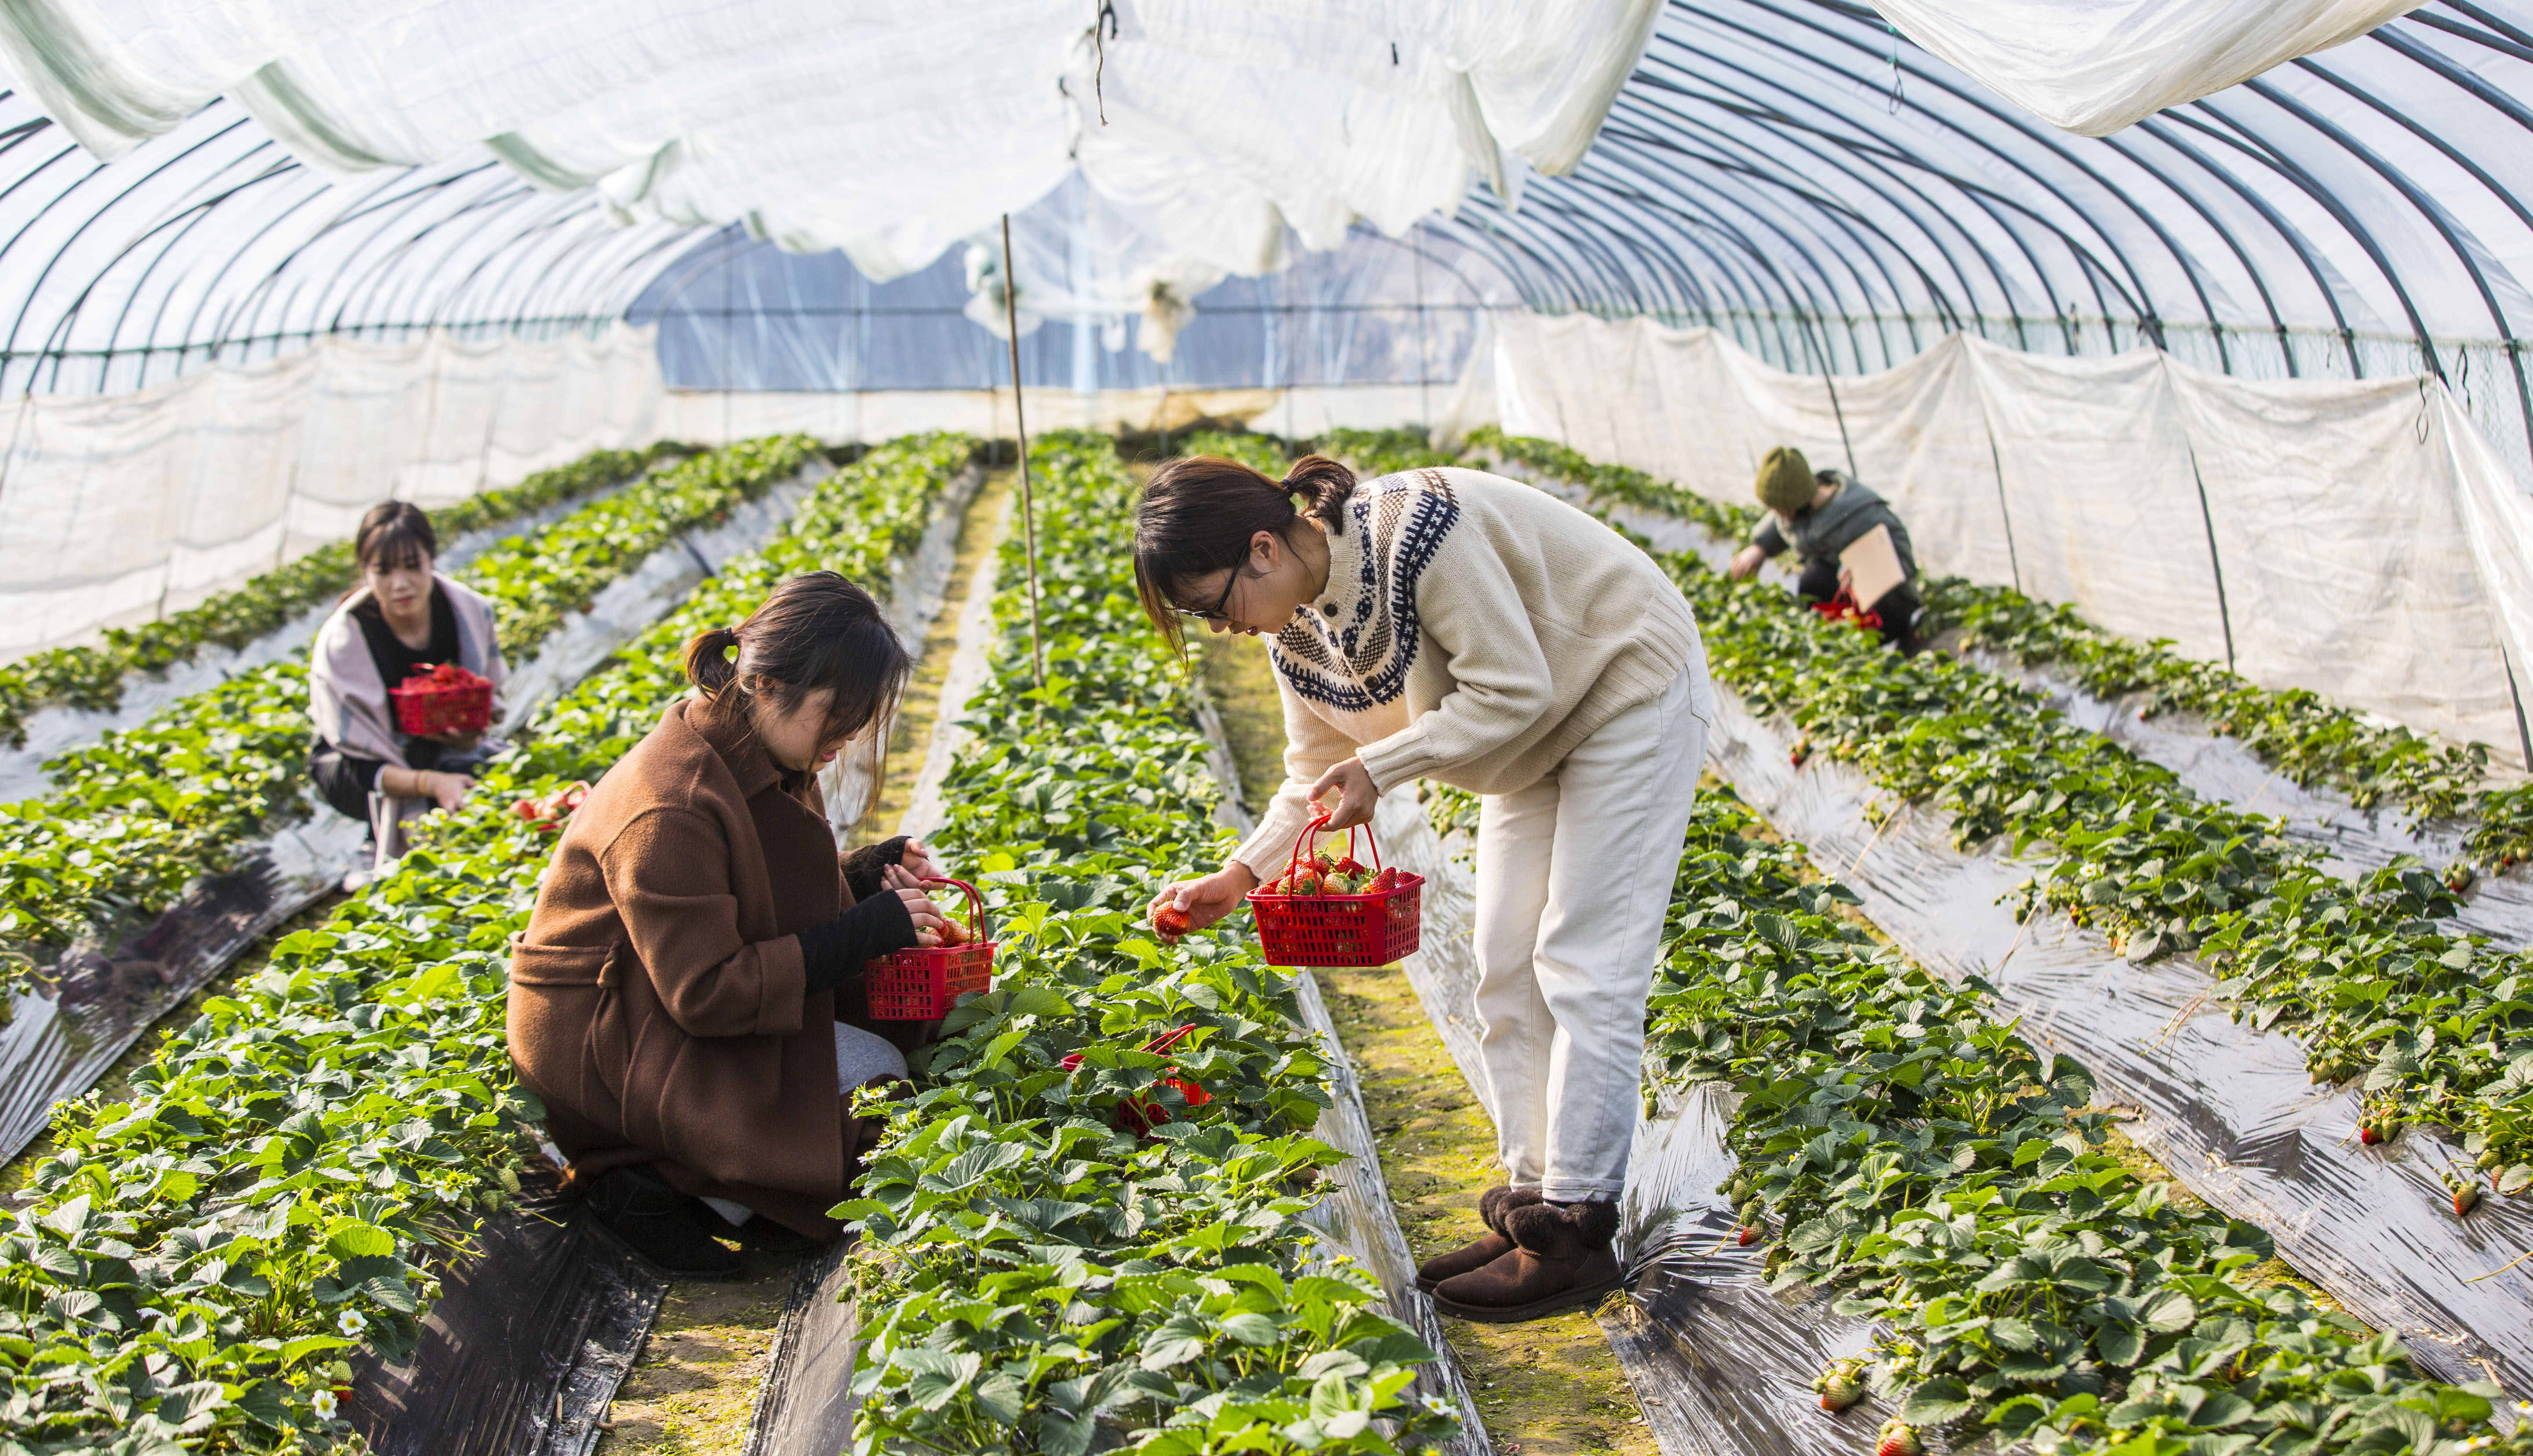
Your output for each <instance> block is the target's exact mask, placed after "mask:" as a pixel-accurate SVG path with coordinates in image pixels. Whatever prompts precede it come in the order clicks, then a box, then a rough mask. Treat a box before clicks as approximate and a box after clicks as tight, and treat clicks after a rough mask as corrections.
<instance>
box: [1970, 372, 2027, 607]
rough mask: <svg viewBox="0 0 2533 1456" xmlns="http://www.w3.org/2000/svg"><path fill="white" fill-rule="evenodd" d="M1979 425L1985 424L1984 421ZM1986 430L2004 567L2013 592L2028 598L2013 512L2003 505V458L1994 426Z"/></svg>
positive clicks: (1984, 412)
mask: <svg viewBox="0 0 2533 1456" xmlns="http://www.w3.org/2000/svg"><path fill="white" fill-rule="evenodd" d="M1979 413H1980V414H1981V415H1984V414H1986V413H1987V412H1986V410H1984V409H1982V410H1980V411H1979ZM1981 423H1982V424H1985V422H1984V421H1982V422H1981ZM1986 428H1987V463H1988V468H1989V469H1991V470H1994V471H1995V472H1996V513H1997V514H1998V515H2000V516H2002V517H2004V518H2005V566H2006V569H2007V570H2008V571H2010V572H2012V573H2013V574H2014V590H2015V592H2016V593H2017V594H2018V595H2021V596H2030V595H2031V593H2029V592H2026V591H2024V590H2023V557H2022V556H2021V555H2020V554H2018V553H2016V552H2015V550H2014V512H2013V511H2012V510H2010V509H2008V508H2007V507H2006V503H2005V457H2004V456H2002V455H2000V454H1998V453H1997V449H1996V428H1995V427H1994V426H1987V427H1986Z"/></svg>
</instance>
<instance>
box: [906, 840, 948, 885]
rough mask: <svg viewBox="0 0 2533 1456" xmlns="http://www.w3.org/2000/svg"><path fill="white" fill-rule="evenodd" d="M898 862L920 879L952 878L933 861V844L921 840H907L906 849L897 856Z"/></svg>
mask: <svg viewBox="0 0 2533 1456" xmlns="http://www.w3.org/2000/svg"><path fill="white" fill-rule="evenodd" d="M897 862H898V864H899V865H900V866H902V867H904V869H905V870H906V872H907V873H908V874H911V875H913V876H914V877H915V878H916V879H918V880H946V879H948V878H950V876H949V875H948V874H946V873H944V872H943V870H942V868H941V866H940V865H938V864H936V863H934V862H933V859H932V846H931V845H930V844H925V843H923V842H922V841H921V840H908V841H907V842H906V849H905V851H904V852H903V853H901V854H899V855H898V856H897Z"/></svg>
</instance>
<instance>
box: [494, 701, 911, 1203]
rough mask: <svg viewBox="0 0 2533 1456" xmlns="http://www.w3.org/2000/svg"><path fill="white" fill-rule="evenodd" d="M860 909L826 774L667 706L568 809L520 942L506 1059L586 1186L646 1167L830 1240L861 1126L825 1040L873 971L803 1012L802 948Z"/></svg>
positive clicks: (688, 706) (881, 1027)
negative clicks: (804, 771) (809, 933)
mask: <svg viewBox="0 0 2533 1456" xmlns="http://www.w3.org/2000/svg"><path fill="white" fill-rule="evenodd" d="M852 903H853V893H852V891H851V890H849V889H848V888H847V887H846V885H845V879H844V874H843V871H842V868H841V866H840V864H839V861H838V858H837V854H836V840H835V835H834V832H833V831H831V830H830V829H829V828H828V827H827V817H826V814H825V812H824V811H823V809H822V808H821V807H820V803H819V798H818V790H817V784H816V781H815V779H814V778H810V777H808V776H804V775H796V774H785V773H784V772H783V771H781V770H780V769H778V768H777V766H776V765H775V763H774V762H773V760H772V759H770V758H768V757H767V756H766V754H765V751H764V749H763V748H762V747H761V746H759V745H758V744H757V742H756V741H755V739H754V737H753V735H751V734H750V733H748V732H747V730H746V729H745V728H744V727H742V726H737V725H733V724H729V723H726V722H725V721H724V719H723V717H722V716H721V715H719V714H716V713H713V712H712V711H711V710H710V709H709V708H707V707H706V706H705V705H704V704H702V703H700V702H698V701H692V700H689V701H686V702H680V703H678V704H677V705H675V706H673V707H671V708H670V709H669V711H668V713H667V715H666V716H664V717H663V718H662V719H661V720H660V724H659V726H658V727H657V728H653V729H652V730H651V731H650V732H649V733H648V734H647V735H645V736H644V737H643V739H642V741H641V742H640V743H638V744H636V745H634V748H633V750H632V751H631V752H630V753H627V754H626V755H625V756H624V758H623V759H622V761H620V762H619V763H618V764H617V765H616V767H615V768H614V769H612V770H610V771H609V772H608V774H607V776H606V777H605V778H604V779H602V780H600V781H599V784H598V786H597V787H596V788H594V789H592V790H591V791H590V794H589V797H588V799H587V801H586V802H584V803H583V804H582V805H581V806H580V808H579V809H578V810H577V811H576V812H575V813H573V815H572V816H571V820H570V822H569V824H568V826H567V827H566V828H565V829H564V831H563V835H562V841H561V843H560V844H557V845H556V846H555V854H554V862H553V864H552V865H551V866H550V867H549V868H548V869H547V871H546V877H545V881H544V884H543V886H542V888H541V889H540V890H539V891H538V895H537V905H536V910H535V912H534V913H533V914H532V915H531V916H530V917H529V920H528V928H527V931H526V933H525V934H523V935H521V936H519V937H518V938H517V939H516V940H514V941H513V942H512V945H511V957H510V996H509V1041H510V1056H511V1059H512V1060H513V1061H514V1062H515V1063H516V1064H517V1065H518V1070H519V1077H520V1078H521V1079H522V1080H523V1081H525V1082H526V1083H527V1084H528V1086H529V1088H530V1089H531V1090H533V1091H535V1092H536V1093H537V1095H538V1096H540V1097H542V1098H544V1099H545V1103H546V1110H547V1123H546V1129H547V1133H548V1135H549V1136H552V1137H553V1138H554V1140H555V1143H556V1145H557V1146H559V1147H560V1148H561V1149H562V1151H563V1153H564V1155H565V1156H567V1157H569V1158H570V1159H571V1166H572V1173H573V1175H574V1177H575V1178H583V1179H586V1178H595V1177H596V1176H597V1175H598V1174H600V1173H603V1172H605V1171H607V1170H608V1169H610V1168H617V1167H622V1166H625V1165H628V1164H638V1163H649V1164H651V1165H652V1166H653V1167H654V1168H656V1169H657V1170H658V1171H659V1172H660V1174H661V1175H662V1176H664V1177H666V1178H667V1179H668V1180H669V1181H670V1182H671V1183H673V1184H675V1185H676V1186H677V1187H678V1188H680V1189H682V1190H684V1191H685V1192H687V1193H689V1194H700V1195H710V1196H714V1197H722V1198H729V1199H732V1200H734V1201H736V1202H739V1203H743V1204H745V1205H747V1206H748V1207H750V1208H753V1209H755V1210H757V1211H758V1212H759V1213H762V1214H765V1215H767V1216H768V1217H771V1218H773V1219H775V1220H777V1221H778V1222H781V1223H783V1224H786V1225H789V1226H790V1227H792V1228H795V1229H798V1230H800V1231H801V1232H803V1233H808V1234H813V1235H821V1236H823V1235H826V1234H831V1233H833V1232H834V1230H835V1226H834V1225H833V1224H832V1223H830V1222H829V1221H828V1220H827V1218H826V1210H827V1209H828V1208H830V1207H832V1206H833V1205H835V1204H836V1203H837V1202H839V1201H841V1200H842V1199H844V1198H845V1197H846V1196H847V1195H848V1193H847V1187H846V1180H847V1177H848V1172H847V1168H848V1162H849V1159H848V1149H847V1148H846V1146H845V1138H846V1137H847V1136H850V1135H851V1132H852V1123H853V1120H852V1119H851V1117H850V1116H849V1115H848V1113H847V1111H846V1108H845V1105H844V1103H843V1102H842V1101H841V1100H840V1099H839V1098H838V1096H837V1091H836V1044H835V1034H834V1031H833V1029H832V1027H831V1024H830V1023H831V1021H833V1020H835V1019H840V1018H841V1019H844V1020H847V1021H850V1022H852V1023H854V1024H856V1025H860V1024H863V1023H864V1018H863V1010H864V1008H863V1004H862V992H861V976H860V974H859V973H858V972H855V973H854V975H852V976H850V977H849V978H848V979H847V981H846V983H845V984H844V986H843V987H842V988H840V989H839V990H836V991H833V992H821V993H820V994H818V995H815V996H807V997H804V996H803V995H802V994H801V988H802V986H803V984H804V979H803V977H804V971H803V967H802V964H801V960H800V942H799V939H798V932H799V931H801V930H803V929H805V928H807V927H809V926H811V925H815V924H817V923H818V922H820V921H822V920H826V919H829V918H831V917H833V916H835V915H837V914H840V913H842V912H843V911H844V910H845V909H846V908H847V907H848V906H850V905H851V904H852ZM871 1029H873V1030H876V1031H878V1032H879V1033H880V1034H882V1035H886V1036H891V1037H892V1038H893V1039H901V1040H902V1039H903V1032H904V1031H905V1030H906V1029H907V1028H905V1027H903V1026H902V1025H901V1024H900V1023H891V1022H883V1023H880V1024H878V1025H876V1026H873V1027H871Z"/></svg>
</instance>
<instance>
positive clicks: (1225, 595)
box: [1170, 566, 1240, 622]
mask: <svg viewBox="0 0 2533 1456" xmlns="http://www.w3.org/2000/svg"><path fill="white" fill-rule="evenodd" d="M1238 585H1240V568H1239V567H1238V566H1234V567H1232V568H1231V574H1230V575H1229V576H1226V577H1224V578H1223V580H1222V595H1221V596H1219V597H1216V598H1214V600H1213V605H1212V606H1211V607H1208V608H1207V609H1206V610H1205V611H1203V612H1195V611H1191V610H1190V609H1188V608H1185V607H1179V606H1175V605H1174V606H1172V607H1171V608H1170V610H1171V611H1172V612H1177V613H1178V614H1179V615H1181V616H1192V617H1195V618H1196V619H1197V620H1198V621H1201V622H1218V621H1229V620H1230V619H1231V618H1230V616H1229V615H1228V614H1227V613H1225V612H1223V609H1224V608H1226V607H1229V606H1230V605H1231V589H1232V588H1233V587H1236V586H1238Z"/></svg>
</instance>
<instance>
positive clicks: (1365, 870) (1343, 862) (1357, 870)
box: [1337, 854, 1372, 875]
mask: <svg viewBox="0 0 2533 1456" xmlns="http://www.w3.org/2000/svg"><path fill="white" fill-rule="evenodd" d="M1337 873H1338V874H1341V875H1368V874H1371V873H1372V866H1370V865H1368V864H1365V863H1364V862H1363V861H1361V860H1359V859H1357V858H1355V857H1354V856H1353V855H1351V854H1349V855H1347V856H1346V857H1345V858H1343V859H1340V860H1338V861H1337Z"/></svg>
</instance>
